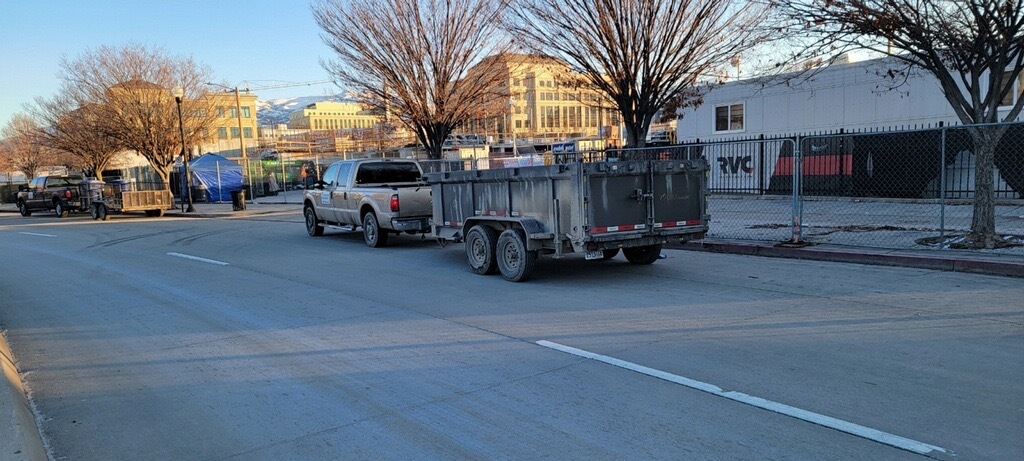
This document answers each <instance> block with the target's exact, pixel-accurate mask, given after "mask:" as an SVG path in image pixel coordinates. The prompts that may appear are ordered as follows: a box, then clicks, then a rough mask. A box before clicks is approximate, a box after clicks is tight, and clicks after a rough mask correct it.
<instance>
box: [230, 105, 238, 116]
mask: <svg viewBox="0 0 1024 461" xmlns="http://www.w3.org/2000/svg"><path fill="white" fill-rule="evenodd" d="M231 118H238V109H236V108H234V107H232V108H231Z"/></svg>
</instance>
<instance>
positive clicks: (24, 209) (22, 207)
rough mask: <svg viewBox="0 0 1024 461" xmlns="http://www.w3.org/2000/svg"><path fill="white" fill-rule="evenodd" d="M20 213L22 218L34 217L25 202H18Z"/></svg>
mask: <svg viewBox="0 0 1024 461" xmlns="http://www.w3.org/2000/svg"><path fill="white" fill-rule="evenodd" d="M18 212H19V213H21V215H22V216H32V211H31V210H29V209H28V205H26V204H25V201H24V200H19V201H18Z"/></svg>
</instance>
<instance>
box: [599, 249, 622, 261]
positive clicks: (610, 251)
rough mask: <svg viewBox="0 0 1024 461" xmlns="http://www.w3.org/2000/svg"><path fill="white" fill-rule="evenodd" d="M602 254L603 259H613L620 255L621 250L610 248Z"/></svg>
mask: <svg viewBox="0 0 1024 461" xmlns="http://www.w3.org/2000/svg"><path fill="white" fill-rule="evenodd" d="M601 253H602V254H603V255H604V256H602V257H601V259H604V260H608V259H612V258H614V257H615V256H617V255H618V254H619V249H618V248H609V249H607V250H602V251H601Z"/></svg>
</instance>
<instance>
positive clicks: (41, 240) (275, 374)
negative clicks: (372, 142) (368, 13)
mask: <svg viewBox="0 0 1024 461" xmlns="http://www.w3.org/2000/svg"><path fill="white" fill-rule="evenodd" d="M392 242H393V243H392V245H391V246H389V247H388V248H384V249H370V248H368V247H366V246H365V245H364V244H363V243H362V239H361V236H360V235H359V234H355V233H344V232H339V231H332V230H328V232H327V234H326V235H325V236H324V237H321V238H310V237H308V236H307V235H306V234H305V231H304V229H303V228H302V225H301V223H300V216H299V214H298V212H291V213H281V214H271V215H263V216H252V217H238V218H234V219H188V218H160V219H150V218H144V217H142V216H130V217H122V216H115V217H114V218H113V219H112V220H111V221H108V222H97V221H92V220H90V219H88V218H86V217H75V216H73V217H71V218H67V219H63V220H58V219H56V218H52V217H49V216H38V217H37V216H33V217H30V218H22V217H19V216H17V215H0V252H2V254H3V255H4V264H3V272H2V276H0V327H2V328H3V329H5V330H6V331H7V336H8V340H9V342H10V345H11V347H12V349H13V352H14V354H15V356H16V357H17V359H18V360H19V363H20V367H21V370H22V372H23V373H24V376H25V379H26V381H27V382H26V384H27V386H28V388H29V390H30V392H31V394H32V401H33V403H34V406H35V408H36V412H37V416H38V417H39V419H40V421H41V427H42V431H43V437H44V439H45V441H46V442H47V444H48V446H49V451H50V454H51V457H52V459H58V460H64V459H68V460H106V459H134V460H151V459H152V460H157V459H190V460H234V459H239V460H243V459H244V460H254V459H257V460H259V459H267V460H280V459H539V458H549V459H587V460H592V459H715V460H746V459H778V460H783V459H792V460H806V459H815V460H830V459H836V460H844V459H850V460H863V459H872V460H888V459H899V460H902V459H908V460H915V459H929V458H936V459H951V458H954V457H955V458H957V459H971V460H974V459H1024V303H1022V302H1021V299H1024V282H1022V280H1021V279H1014V278H1003V277H991V276H982V275H971V274H963V273H949V272H935V271H928V270H920V269H907V268H894V267H876V266H861V265H854V264H837V263H827V262H814V261H799V260H780V259H769V258H756V257H747V256H736V255H724V254H713V253H698V252H686V251H676V250H672V251H668V250H667V251H666V255H667V259H664V260H660V261H658V262H656V263H655V264H654V265H652V266H633V265H630V264H629V263H627V262H626V261H625V259H624V258H622V257H621V256H619V257H617V258H616V259H614V260H611V261H606V262H588V261H584V260H583V259H582V258H581V257H570V258H565V259H561V260H553V259H550V258H542V259H541V261H540V263H539V265H538V269H537V271H536V272H535V275H534V278H533V279H532V280H531V281H530V282H527V283H520V284H514V283H509V282H506V281H504V280H503V279H501V277H499V276H491V277H482V276H478V275H474V274H472V273H471V272H470V271H469V269H468V268H467V266H466V263H465V257H464V254H463V247H462V245H451V246H448V247H447V248H439V247H438V245H437V244H436V243H435V242H433V241H432V240H428V239H420V238H418V237H412V236H403V237H401V238H398V239H394V240H393V241H392ZM828 418H832V419H828ZM826 426H833V427H826ZM897 447H902V448H897ZM915 450H917V451H920V452H921V453H922V454H916V453H914V451H915Z"/></svg>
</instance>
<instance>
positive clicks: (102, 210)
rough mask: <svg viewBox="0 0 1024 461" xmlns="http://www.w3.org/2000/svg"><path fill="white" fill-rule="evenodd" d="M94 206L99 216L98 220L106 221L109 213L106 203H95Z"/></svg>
mask: <svg viewBox="0 0 1024 461" xmlns="http://www.w3.org/2000/svg"><path fill="white" fill-rule="evenodd" d="M96 208H97V210H96V215H97V216H99V217H100V221H106V220H108V219H110V215H109V214H108V213H107V212H108V210H107V205H105V204H103V203H101V204H99V205H96Z"/></svg>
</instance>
